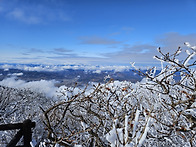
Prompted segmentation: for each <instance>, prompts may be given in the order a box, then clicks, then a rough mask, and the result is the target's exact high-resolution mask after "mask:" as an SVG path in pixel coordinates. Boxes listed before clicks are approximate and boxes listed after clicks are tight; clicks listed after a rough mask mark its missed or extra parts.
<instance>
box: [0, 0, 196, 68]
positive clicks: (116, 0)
mask: <svg viewBox="0 0 196 147" xmlns="http://www.w3.org/2000/svg"><path fill="white" fill-rule="evenodd" d="M195 10H196V0H9V1H8V0H0V52H1V54H0V62H1V63H44V64H49V63H50V64H62V63H65V64H68V63H70V64H74V63H76V64H80V63H82V64H97V65H101V64H120V65H122V64H129V62H133V61H134V62H136V63H138V64H147V65H151V64H153V63H154V62H155V61H154V59H153V58H152V57H153V56H154V55H157V54H158V53H157V51H156V48H157V47H159V46H161V47H162V48H163V49H165V51H168V50H170V51H171V52H172V51H173V50H175V49H177V47H178V46H182V47H183V43H184V42H186V41H188V42H190V43H191V44H192V45H196V11H195Z"/></svg>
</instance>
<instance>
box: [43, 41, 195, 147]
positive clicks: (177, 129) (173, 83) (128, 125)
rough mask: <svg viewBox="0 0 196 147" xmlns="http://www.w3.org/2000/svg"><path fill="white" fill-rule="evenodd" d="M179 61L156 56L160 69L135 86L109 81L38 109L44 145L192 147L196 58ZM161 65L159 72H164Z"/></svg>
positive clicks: (64, 92) (64, 95)
mask: <svg viewBox="0 0 196 147" xmlns="http://www.w3.org/2000/svg"><path fill="white" fill-rule="evenodd" d="M185 44H186V45H187V46H188V47H189V48H190V49H192V50H186V53H187V56H186V57H185V58H184V60H179V59H178V55H179V54H181V52H182V49H181V48H180V47H179V48H178V49H177V50H176V52H174V53H173V54H171V53H163V52H162V50H161V49H160V48H158V52H159V53H160V54H161V57H158V56H155V58H156V59H157V60H159V61H160V62H161V64H162V69H161V71H160V72H159V73H157V70H156V67H154V68H152V69H149V70H148V71H147V72H146V73H143V72H142V71H141V70H139V69H137V68H136V67H135V66H134V65H133V66H134V68H135V71H136V72H138V74H141V75H143V76H145V77H146V78H144V79H143V80H142V81H141V82H138V83H136V84H133V83H130V82H126V81H124V82H119V81H113V80H112V79H111V80H110V81H109V82H108V83H105V84H94V85H93V84H92V85H90V86H87V87H86V88H84V89H79V88H77V87H72V88H65V89H63V90H62V91H61V96H62V98H61V99H62V101H60V102H56V103H54V104H53V106H51V107H50V108H48V109H47V110H44V109H43V112H44V115H45V125H46V127H47V129H48V139H49V143H51V144H59V145H62V146H73V145H76V144H79V145H82V146H118V147H121V146H127V147H129V146H130V147H132V146H195V145H196V139H195V127H196V122H195V119H196V117H195V114H196V105H195V104H196V102H195V97H196V70H195V65H196V61H195V60H194V55H195V54H196V52H195V50H194V47H191V46H190V45H189V44H188V43H185ZM164 64H165V66H164Z"/></svg>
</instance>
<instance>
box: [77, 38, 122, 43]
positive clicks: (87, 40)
mask: <svg viewBox="0 0 196 147" xmlns="http://www.w3.org/2000/svg"><path fill="white" fill-rule="evenodd" d="M79 40H80V41H81V44H96V45H111V44H120V43H121V41H117V40H114V39H108V38H103V37H99V36H83V37H80V38H79Z"/></svg>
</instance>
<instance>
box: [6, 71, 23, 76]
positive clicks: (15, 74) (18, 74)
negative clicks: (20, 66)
mask: <svg viewBox="0 0 196 147" xmlns="http://www.w3.org/2000/svg"><path fill="white" fill-rule="evenodd" d="M22 75H23V73H22V72H20V73H13V74H8V76H22Z"/></svg>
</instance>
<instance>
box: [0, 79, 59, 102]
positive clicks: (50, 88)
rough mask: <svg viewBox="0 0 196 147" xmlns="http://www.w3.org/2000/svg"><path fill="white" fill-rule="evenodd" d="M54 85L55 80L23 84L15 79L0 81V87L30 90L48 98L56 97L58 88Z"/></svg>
mask: <svg viewBox="0 0 196 147" xmlns="http://www.w3.org/2000/svg"><path fill="white" fill-rule="evenodd" d="M55 83H56V81H55V80H51V81H46V80H40V81H32V82H25V81H23V80H17V79H16V77H11V78H7V79H4V80H2V81H0V85H3V86H7V87H12V88H19V89H30V90H32V91H35V92H40V93H43V94H46V95H47V96H48V97H54V98H55V97H56V96H57V94H58V93H57V91H58V88H57V87H55V86H54V84H55Z"/></svg>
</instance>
